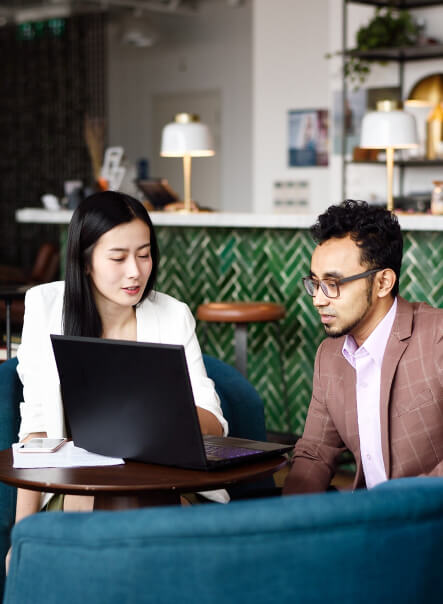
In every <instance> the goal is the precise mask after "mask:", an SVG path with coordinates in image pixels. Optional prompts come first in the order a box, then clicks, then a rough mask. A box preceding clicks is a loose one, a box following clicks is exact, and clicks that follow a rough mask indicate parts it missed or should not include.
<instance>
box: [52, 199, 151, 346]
mask: <svg viewBox="0 0 443 604" xmlns="http://www.w3.org/2000/svg"><path fill="white" fill-rule="evenodd" d="M137 218H138V219H140V220H142V221H143V222H145V223H146V224H147V225H148V227H149V231H150V235H151V257H152V271H151V275H150V277H149V279H148V282H147V284H146V287H145V290H144V292H143V295H142V297H141V300H144V299H145V298H146V296H148V295H149V293H150V292H151V291H152V290H153V288H154V284H155V280H156V277H157V271H158V263H159V252H158V246H157V239H156V237H155V231H154V227H153V225H152V222H151V219H150V217H149V214H148V212H147V211H146V209H145V208H144V206H143V205H142V204H141V203H140V202H139V201H137V200H136V199H134V198H133V197H130V196H129V195H125V194H123V193H117V192H115V191H104V192H102V193H94V194H93V195H91V196H90V197H87V198H86V199H85V200H84V201H82V203H81V204H80V205H79V206H78V208H77V209H76V210H75V212H74V214H73V216H72V219H71V222H70V224H69V231H68V244H67V250H66V277H65V294H64V300H63V331H64V334H65V335H68V336H89V337H97V338H98V337H101V335H102V322H101V318H100V315H99V313H98V310H97V307H96V305H95V301H94V296H93V293H92V289H91V282H90V278H89V276H88V275H87V269H88V268H89V267H90V266H91V258H92V251H93V249H94V246H95V244H96V243H97V241H98V240H99V238H100V237H101V236H102V235H103V234H104V233H106V232H107V231H109V230H111V229H113V228H114V227H116V226H118V225H120V224H123V223H125V222H131V221H132V220H135V219H137ZM141 300H140V301H141Z"/></svg>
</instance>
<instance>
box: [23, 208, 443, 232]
mask: <svg viewBox="0 0 443 604" xmlns="http://www.w3.org/2000/svg"><path fill="white" fill-rule="evenodd" d="M71 216H72V210H45V209H43V208H23V209H21V210H17V211H16V213H15V218H16V220H17V222H39V223H44V224H68V223H69V221H70V220H71ZM150 216H151V218H152V222H153V223H154V225H158V226H183V227H234V228H272V229H308V228H309V227H310V226H311V225H312V224H314V222H315V221H316V219H317V215H316V214H251V213H248V214H240V213H234V212H232V213H228V212H201V213H198V212H195V213H192V214H180V213H175V212H150ZM398 219H399V222H400V226H401V228H402V229H403V230H404V231H443V216H431V215H430V214H411V215H407V214H405V215H399V216H398Z"/></svg>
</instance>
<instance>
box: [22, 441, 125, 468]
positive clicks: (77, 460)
mask: <svg viewBox="0 0 443 604" xmlns="http://www.w3.org/2000/svg"><path fill="white" fill-rule="evenodd" d="M19 445H20V444H19V443H14V444H13V445H12V451H13V455H14V463H13V467H14V468H81V467H83V466H118V465H120V464H123V463H125V462H124V461H123V459H120V458H119V457H105V456H104V455H98V454H97V453H90V452H89V451H86V450H85V449H81V448H80V447H75V446H74V443H73V442H72V440H71V441H68V442H67V443H65V444H64V445H62V446H61V447H60V449H58V450H57V451H54V452H53V453H23V452H20V450H19V449H18V447H19Z"/></svg>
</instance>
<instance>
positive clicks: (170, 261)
mask: <svg viewBox="0 0 443 604" xmlns="http://www.w3.org/2000/svg"><path fill="white" fill-rule="evenodd" d="M156 232H157V235H158V240H159V246H160V252H161V264H160V271H159V281H158V286H157V289H159V290H160V291H164V292H166V293H168V294H171V295H172V296H175V297H177V298H179V299H181V300H183V301H185V302H187V303H188V304H189V306H190V307H191V310H192V311H193V312H194V313H195V311H196V309H197V306H198V305H199V304H201V303H202V302H208V301H214V300H267V301H274V302H280V303H282V304H284V305H285V306H286V311H287V315H286V318H285V319H284V321H282V322H281V329H282V336H283V337H282V341H283V362H284V370H285V374H286V381H287V389H288V404H289V415H290V418H291V421H290V425H289V426H288V423H287V421H286V419H285V418H286V417H287V414H286V413H285V409H284V401H283V390H282V382H281V374H280V364H279V357H278V346H277V340H276V338H275V332H274V329H275V328H274V326H273V325H272V324H254V325H251V326H250V327H249V331H248V371H249V379H250V381H251V382H252V383H253V384H254V386H255V387H256V388H257V390H258V391H259V393H260V394H261V396H262V398H263V399H264V401H265V409H266V422H267V427H268V429H269V430H277V431H287V430H290V431H292V432H295V433H298V434H300V433H301V432H302V430H303V425H304V421H305V417H306V411H307V407H308V404H309V400H310V395H311V384H312V370H313V365H314V358H315V352H316V349H317V347H318V345H319V343H320V341H321V340H322V339H323V337H324V330H323V327H322V326H321V324H320V322H319V320H318V316H317V313H316V312H315V311H314V309H313V306H312V302H311V299H310V298H309V297H308V296H307V295H306V294H304V292H303V291H302V284H301V281H300V278H301V277H302V276H304V275H306V274H307V273H308V272H309V265H310V257H311V254H312V251H313V249H314V244H313V242H312V240H311V238H310V235H309V232H308V231H306V230H293V229H252V228H251V229H230V228H191V227H189V228H183V227H157V228H156ZM404 241H405V250H404V261H403V270H402V276H401V281H400V291H401V293H402V295H403V296H404V297H405V298H407V299H408V300H411V301H412V300H418V301H427V302H429V303H430V304H432V305H433V306H438V307H443V263H442V259H443V234H442V233H439V232H418V231H417V232H412V231H410V232H405V233H404ZM202 327H203V326H202V325H198V327H197V330H198V334H199V338H200V342H203V341H204V338H203V330H202ZM204 351H205V352H207V353H209V354H212V355H214V356H217V357H219V358H221V359H224V360H226V361H227V362H228V363H231V364H233V363H234V347H233V327H232V326H230V325H215V324H212V325H210V326H209V329H208V330H207V340H206V344H205V347H204Z"/></svg>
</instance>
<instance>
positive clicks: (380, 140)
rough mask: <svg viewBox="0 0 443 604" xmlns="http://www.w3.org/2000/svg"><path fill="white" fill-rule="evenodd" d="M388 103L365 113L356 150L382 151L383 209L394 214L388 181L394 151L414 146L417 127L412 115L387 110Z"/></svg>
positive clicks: (416, 139) (392, 169) (390, 105)
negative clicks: (385, 171)
mask: <svg viewBox="0 0 443 604" xmlns="http://www.w3.org/2000/svg"><path fill="white" fill-rule="evenodd" d="M391 107H392V104H391V102H388V103H387V102H385V101H381V102H379V103H377V111H371V112H370V113H367V114H366V115H365V116H364V118H363V122H362V129H361V139H360V147H363V148H366V149H385V150H386V169H387V181H388V183H387V184H388V186H387V208H388V210H389V211H391V212H393V211H394V199H393V196H392V180H393V174H394V149H409V148H412V147H416V146H417V145H418V135H417V125H416V122H415V118H414V116H413V115H410V114H409V113H406V112H405V111H400V110H391Z"/></svg>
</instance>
